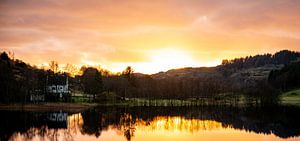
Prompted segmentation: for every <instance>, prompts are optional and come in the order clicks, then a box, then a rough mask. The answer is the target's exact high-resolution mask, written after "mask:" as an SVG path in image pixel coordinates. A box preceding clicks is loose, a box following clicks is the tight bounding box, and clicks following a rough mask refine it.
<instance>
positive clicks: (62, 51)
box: [0, 0, 300, 73]
mask: <svg viewBox="0 0 300 141" xmlns="http://www.w3.org/2000/svg"><path fill="white" fill-rule="evenodd" d="M299 11H300V1H295V0H285V1H281V0H264V1H260V0H257V1H249V0H237V1H223V0H164V1H161V0H151V1H148V0H122V1H119V0H90V1H81V0H72V1H69V0H60V1H48V0H46V1H36V0H26V1H15V0H8V1H5V0H3V1H0V13H1V14H0V51H11V52H14V53H15V58H18V59H21V60H24V61H25V62H28V63H30V64H32V65H37V66H41V65H42V64H43V65H46V64H47V63H48V62H50V61H52V60H54V61H57V62H58V63H59V64H61V65H64V64H67V63H69V64H74V65H77V66H81V65H92V66H101V67H103V68H106V69H109V70H111V71H114V72H117V71H122V70H124V69H125V68H126V66H129V65H130V66H132V67H133V69H134V70H135V72H142V73H156V72H159V71H166V70H168V69H172V68H181V67H200V66H215V65H217V64H220V63H221V61H222V59H232V58H235V57H243V56H247V55H255V54H260V53H275V52H277V51H279V50H282V49H289V50H294V51H300V47H299V45H300V16H299V14H298V13H299Z"/></svg>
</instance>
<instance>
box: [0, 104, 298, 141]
mask: <svg viewBox="0 0 300 141" xmlns="http://www.w3.org/2000/svg"><path fill="white" fill-rule="evenodd" d="M299 111H300V108H297V107H268V108H259V107H248V108H237V107H109V106H108V107H97V108H92V109H89V110H86V111H82V112H80V113H70V112H69V113H68V112H64V111H53V112H52V111H51V112H49V111H48V112H45V111H38V112H37V111H35V112H31V111H0V113H1V117H0V119H1V124H0V140H1V141H5V140H12V141H21V140H22V141H23V140H36V141H39V140H68V141H73V140H74V141H77V140H78V141H83V140H92V141H93V140H105V141H129V140H131V141H141V140H142V141H153V140H154V141H155V140H157V141H170V140H172V141H185V140H189V141H198V140H201V141H209V140H211V141H215V140H224V141H235V140H236V141H239V140H243V141H254V140H257V141H273V140H274V141H296V140H300V121H299V119H300V113H299Z"/></svg>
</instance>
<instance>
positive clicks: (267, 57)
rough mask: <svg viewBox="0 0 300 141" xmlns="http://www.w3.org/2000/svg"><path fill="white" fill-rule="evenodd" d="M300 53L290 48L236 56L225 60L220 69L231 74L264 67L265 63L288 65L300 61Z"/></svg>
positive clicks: (226, 73)
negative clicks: (275, 51) (271, 52)
mask: <svg viewBox="0 0 300 141" xmlns="http://www.w3.org/2000/svg"><path fill="white" fill-rule="evenodd" d="M299 58H300V53H299V52H295V51H289V50H282V51H279V52H277V53H275V54H274V55H272V54H263V55H255V56H247V57H241V58H235V59H232V60H227V59H225V60H223V61H222V65H220V66H219V69H220V70H221V71H222V72H223V74H225V75H230V74H232V73H234V72H236V71H239V70H240V69H247V68H254V67H262V66H265V65H284V66H286V65H288V64H290V63H291V62H293V61H297V60H298V61H299Z"/></svg>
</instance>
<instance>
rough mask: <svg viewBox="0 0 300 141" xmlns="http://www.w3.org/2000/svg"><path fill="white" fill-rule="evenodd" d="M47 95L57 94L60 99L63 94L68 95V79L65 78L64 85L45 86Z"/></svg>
mask: <svg viewBox="0 0 300 141" xmlns="http://www.w3.org/2000/svg"><path fill="white" fill-rule="evenodd" d="M47 81H48V79H47ZM47 93H51V94H59V95H60V97H62V95H63V94H69V93H70V91H69V81H68V77H66V81H65V84H57V83H53V84H48V85H47Z"/></svg>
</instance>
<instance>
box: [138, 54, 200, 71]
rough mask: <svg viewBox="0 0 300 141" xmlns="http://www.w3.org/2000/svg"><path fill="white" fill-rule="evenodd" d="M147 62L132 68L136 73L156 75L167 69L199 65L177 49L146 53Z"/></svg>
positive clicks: (188, 55)
mask: <svg viewBox="0 0 300 141" xmlns="http://www.w3.org/2000/svg"><path fill="white" fill-rule="evenodd" d="M148 60H149V61H148V62H140V63H134V64H133V65H132V66H133V68H135V70H136V71H137V72H143V73H148V74H152V73H157V72H160V71H167V70H169V69H176V68H183V67H196V66H199V64H198V63H197V62H196V61H195V60H194V59H193V58H192V57H191V54H189V53H188V52H187V51H185V50H182V49H178V48H162V49H156V50H151V51H149V53H148Z"/></svg>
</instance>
